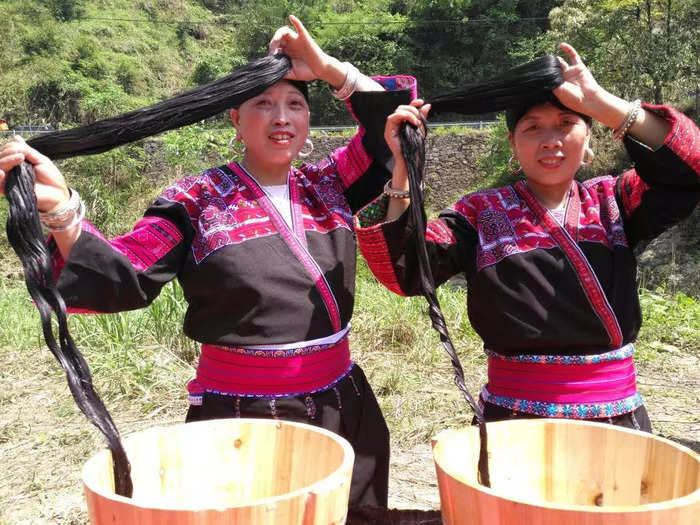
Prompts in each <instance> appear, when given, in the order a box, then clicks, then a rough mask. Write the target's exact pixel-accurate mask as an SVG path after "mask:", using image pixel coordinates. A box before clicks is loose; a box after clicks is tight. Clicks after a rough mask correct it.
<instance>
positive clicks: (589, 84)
mask: <svg viewBox="0 0 700 525" xmlns="http://www.w3.org/2000/svg"><path fill="white" fill-rule="evenodd" d="M559 48H560V49H561V50H562V51H564V52H565V53H566V54H567V55H569V59H570V61H571V64H569V63H568V62H567V61H566V60H564V59H563V58H561V57H557V58H559V65H560V66H561V70H562V75H563V77H564V83H563V84H562V85H561V86H559V87H558V88H556V89H555V90H554V94H555V95H556V97H557V98H558V99H559V101H560V102H561V103H562V104H564V105H565V106H566V107H568V108H570V109H572V110H574V111H576V112H578V113H583V114H584V115H590V116H594V115H592V112H593V111H594V108H595V107H596V105H597V104H598V103H599V100H600V98H601V95H602V94H603V92H604V90H603V88H601V87H600V85H598V82H596V79H595V78H593V74H592V73H591V71H590V70H589V69H588V68H587V67H586V65H585V64H584V63H583V61H582V60H581V57H580V56H579V54H578V53H577V52H576V50H575V49H574V48H573V47H572V46H570V45H569V44H566V43H561V44H559Z"/></svg>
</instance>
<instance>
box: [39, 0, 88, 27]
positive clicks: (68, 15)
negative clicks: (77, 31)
mask: <svg viewBox="0 0 700 525" xmlns="http://www.w3.org/2000/svg"><path fill="white" fill-rule="evenodd" d="M41 3H43V4H44V5H46V6H47V7H48V8H49V10H50V11H51V14H52V15H53V17H54V18H55V19H56V20H60V21H61V22H70V21H71V20H74V19H75V18H79V17H80V16H82V15H83V13H84V12H85V10H84V8H83V5H82V4H83V2H82V1H81V0H42V2H41Z"/></svg>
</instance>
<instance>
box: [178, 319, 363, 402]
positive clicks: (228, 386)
mask: <svg viewBox="0 0 700 525" xmlns="http://www.w3.org/2000/svg"><path fill="white" fill-rule="evenodd" d="M342 332H345V333H343V334H342V337H341V338H340V340H338V341H335V342H333V343H326V344H318V343H317V344H311V345H308V346H301V344H303V343H300V344H299V345H290V344H285V345H279V346H274V345H269V346H259V347H247V348H237V347H231V346H220V345H208V344H203V345H202V353H201V355H200V358H199V365H198V367H197V374H196V377H195V379H193V380H192V381H190V382H189V384H188V385H187V390H188V391H189V400H190V404H193V405H200V404H201V403H202V395H203V394H204V393H205V392H206V393H213V394H222V395H229V396H237V397H284V396H293V395H303V394H311V393H314V392H319V391H322V390H327V389H329V388H331V387H332V386H333V385H335V384H336V383H337V382H338V381H340V380H341V379H343V378H344V377H345V376H346V375H347V374H348V372H350V369H351V368H352V366H353V363H352V361H351V360H350V344H349V341H348V336H347V330H344V331H342ZM342 332H341V333H342ZM307 343H308V342H307Z"/></svg>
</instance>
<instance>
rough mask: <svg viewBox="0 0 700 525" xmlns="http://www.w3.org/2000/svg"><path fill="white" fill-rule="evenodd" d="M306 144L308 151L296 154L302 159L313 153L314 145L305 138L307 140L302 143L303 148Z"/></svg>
mask: <svg viewBox="0 0 700 525" xmlns="http://www.w3.org/2000/svg"><path fill="white" fill-rule="evenodd" d="M307 144H308V145H309V151H300V152H299V153H298V155H299V156H300V157H301V158H302V159H303V158H305V157H308V156H309V155H311V153H313V151H314V143H313V142H311V139H310V138H307V139H306V141H305V142H304V146H306V145H307Z"/></svg>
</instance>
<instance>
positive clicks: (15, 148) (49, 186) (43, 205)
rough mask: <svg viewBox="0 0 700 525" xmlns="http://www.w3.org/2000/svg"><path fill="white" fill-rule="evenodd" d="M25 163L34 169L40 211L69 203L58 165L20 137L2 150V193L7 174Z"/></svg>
mask: <svg viewBox="0 0 700 525" xmlns="http://www.w3.org/2000/svg"><path fill="white" fill-rule="evenodd" d="M24 161H26V162H28V163H30V164H31V165H32V166H33V167H34V174H35V176H36V179H35V184H34V190H35V193H36V199H37V208H38V209H39V211H42V212H50V211H52V210H55V209H58V208H60V207H61V206H62V205H64V204H65V203H66V202H68V198H69V197H70V194H69V192H68V187H67V186H66V181H65V179H64V178H63V175H62V174H61V172H60V171H59V170H58V168H57V167H56V165H55V164H54V163H53V162H51V159H49V158H48V157H46V156H45V155H42V154H41V153H39V152H38V151H36V150H35V149H33V148H32V147H31V146H29V145H28V144H27V143H26V142H25V141H24V139H23V138H22V137H20V136H18V135H15V136H14V137H13V139H12V140H11V141H9V142H7V143H5V144H4V145H3V146H2V148H0V193H4V187H5V178H6V174H7V173H9V172H10V170H12V169H13V168H14V167H16V166H19V165H20V164H21V163H22V162H24Z"/></svg>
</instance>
